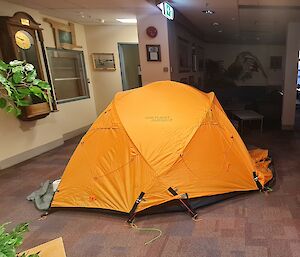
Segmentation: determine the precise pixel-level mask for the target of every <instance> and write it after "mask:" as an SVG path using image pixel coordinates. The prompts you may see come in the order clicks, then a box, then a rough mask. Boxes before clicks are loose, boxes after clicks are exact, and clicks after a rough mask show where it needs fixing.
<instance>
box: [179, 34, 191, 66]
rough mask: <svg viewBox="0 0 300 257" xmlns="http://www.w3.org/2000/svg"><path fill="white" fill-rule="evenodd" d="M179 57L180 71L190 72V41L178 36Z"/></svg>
mask: <svg viewBox="0 0 300 257" xmlns="http://www.w3.org/2000/svg"><path fill="white" fill-rule="evenodd" d="M177 42H178V45H177V58H178V62H179V65H178V66H179V72H190V71H191V64H190V52H191V51H190V43H189V41H187V40H185V39H183V38H181V37H178V40H177Z"/></svg>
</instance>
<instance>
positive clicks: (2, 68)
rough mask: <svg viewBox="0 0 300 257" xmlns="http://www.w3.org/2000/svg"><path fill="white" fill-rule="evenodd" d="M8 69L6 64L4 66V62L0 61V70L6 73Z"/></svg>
mask: <svg viewBox="0 0 300 257" xmlns="http://www.w3.org/2000/svg"><path fill="white" fill-rule="evenodd" d="M7 67H8V64H6V63H5V62H4V61H2V60H0V70H2V71H6V70H7Z"/></svg>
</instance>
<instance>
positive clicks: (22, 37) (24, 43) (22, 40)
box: [15, 30, 32, 50]
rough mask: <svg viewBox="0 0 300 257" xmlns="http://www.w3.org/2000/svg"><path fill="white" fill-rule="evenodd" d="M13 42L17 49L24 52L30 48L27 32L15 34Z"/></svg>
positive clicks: (22, 31)
mask: <svg viewBox="0 0 300 257" xmlns="http://www.w3.org/2000/svg"><path fill="white" fill-rule="evenodd" d="M15 41H16V44H17V46H18V47H20V48H21V49H24V50H26V49H29V48H30V47H31V41H32V37H31V35H30V34H29V33H28V32H27V31H24V30H19V31H17V32H16V34H15Z"/></svg>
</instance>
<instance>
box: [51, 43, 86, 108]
mask: <svg viewBox="0 0 300 257" xmlns="http://www.w3.org/2000/svg"><path fill="white" fill-rule="evenodd" d="M47 55H48V59H49V65H50V72H51V77H52V81H53V85H54V89H55V96H56V99H57V102H58V103H63V102H69V101H74V100H79V99H84V98H89V90H88V82H87V77H86V70H85V65H84V57H83V52H82V51H74V50H65V49H55V48H47Z"/></svg>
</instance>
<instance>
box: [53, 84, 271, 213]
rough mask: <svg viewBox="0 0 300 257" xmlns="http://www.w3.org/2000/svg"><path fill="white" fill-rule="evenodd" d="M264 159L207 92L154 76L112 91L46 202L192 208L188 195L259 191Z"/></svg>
mask: <svg viewBox="0 0 300 257" xmlns="http://www.w3.org/2000/svg"><path fill="white" fill-rule="evenodd" d="M267 158H268V152H267V151H266V150H254V151H252V152H250V154H249V152H248V150H247V149H246V147H245V145H244V143H243V142H242V140H241V138H240V136H239V134H238V133H237V131H236V130H235V128H234V127H233V126H232V124H231V122H230V121H229V120H228V118H227V116H226V114H225V112H224V111H223V109H222V107H221V105H220V104H219V102H218V100H217V98H216V97H215V95H214V93H208V94H206V93H203V92H201V91H199V90H196V89H194V88H192V87H190V86H187V85H184V84H181V83H177V82H171V81H161V82H155V83H152V84H149V85H147V86H144V87H141V88H138V89H134V90H130V91H125V92H120V93H117V94H116V96H115V98H114V99H113V101H112V102H111V103H110V104H109V106H108V107H107V108H106V109H105V111H104V112H103V113H102V114H101V115H100V116H99V117H98V119H97V120H96V121H95V123H94V124H93V125H92V127H91V128H90V129H89V131H88V132H87V133H86V135H85V136H84V137H83V138H82V140H81V142H80V143H79V145H78V147H77V149H76V150H75V152H74V154H73V156H72V158H71V160H70V162H69V164H68V165H67V167H66V170H65V172H64V174H63V176H62V180H61V183H60V185H59V188H58V191H57V192H56V194H55V196H54V199H53V202H52V207H88V208H101V209H108V210H114V211H120V212H124V213H130V214H131V215H132V214H134V213H137V212H140V211H142V210H145V209H148V208H150V207H153V206H157V205H160V206H161V205H162V204H164V203H166V202H170V201H172V200H176V199H180V200H181V202H182V203H183V204H185V203H186V205H187V206H186V207H187V208H188V210H189V209H191V213H192V214H193V208H192V207H191V206H192V205H193V204H190V203H191V202H193V199H198V200H199V199H200V200H201V199H202V198H203V197H209V196H220V195H225V194H227V193H230V192H242V191H250V190H258V189H263V187H264V185H265V184H266V183H267V182H268V181H269V180H271V179H272V171H271V170H270V169H269V168H268V165H269V161H268V160H267ZM183 199H184V201H183ZM173 202H174V201H173Z"/></svg>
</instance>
